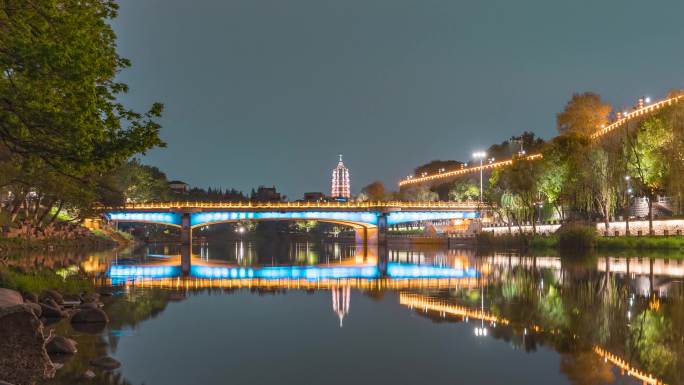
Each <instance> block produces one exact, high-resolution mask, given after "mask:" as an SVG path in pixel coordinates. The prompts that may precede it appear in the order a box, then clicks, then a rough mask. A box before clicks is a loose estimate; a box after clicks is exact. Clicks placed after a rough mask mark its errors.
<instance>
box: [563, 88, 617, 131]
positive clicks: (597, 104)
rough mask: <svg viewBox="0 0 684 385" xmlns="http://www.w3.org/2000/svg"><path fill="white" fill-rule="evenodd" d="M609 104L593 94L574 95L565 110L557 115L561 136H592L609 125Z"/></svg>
mask: <svg viewBox="0 0 684 385" xmlns="http://www.w3.org/2000/svg"><path fill="white" fill-rule="evenodd" d="M610 111H611V106H610V105H609V104H606V103H603V102H602V101H601V97H600V96H599V95H597V94H595V93H593V92H585V93H582V94H573V95H572V98H571V99H570V101H569V102H568V103H567V104H566V105H565V109H564V110H563V111H562V112H559V113H558V114H557V115H556V127H557V128H558V132H560V133H561V134H564V133H567V132H575V133H580V134H584V135H590V134H592V133H593V132H595V131H596V130H597V129H599V128H600V127H602V126H604V125H606V124H608V117H609V114H610Z"/></svg>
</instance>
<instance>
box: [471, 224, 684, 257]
mask: <svg viewBox="0 0 684 385" xmlns="http://www.w3.org/2000/svg"><path fill="white" fill-rule="evenodd" d="M477 241H478V246H480V247H493V248H508V249H511V248H515V249H524V250H526V249H534V250H544V249H562V250H589V249H595V250H603V251H621V250H635V251H643V250H664V251H678V250H682V251H684V236H640V237H636V236H631V237H626V236H618V237H602V236H597V235H596V234H595V233H594V232H593V231H591V229H590V228H581V227H579V226H578V227H572V228H568V229H565V230H564V231H561V232H559V233H558V234H554V235H547V236H542V235H534V236H533V235H529V234H525V235H517V234H506V235H501V236H496V237H495V236H493V235H491V234H481V235H480V236H479V237H478V238H477Z"/></svg>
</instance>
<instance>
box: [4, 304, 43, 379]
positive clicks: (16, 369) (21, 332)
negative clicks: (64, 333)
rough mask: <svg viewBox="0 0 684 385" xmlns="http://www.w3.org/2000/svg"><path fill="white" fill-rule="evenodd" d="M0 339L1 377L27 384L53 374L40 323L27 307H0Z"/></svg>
mask: <svg viewBox="0 0 684 385" xmlns="http://www.w3.org/2000/svg"><path fill="white" fill-rule="evenodd" d="M0 341H2V343H0V380H3V381H7V382H9V383H12V384H15V385H24V384H27V385H28V384H34V383H36V382H37V381H40V380H43V379H44V378H49V377H52V376H54V374H55V368H54V366H53V365H52V362H51V361H50V357H49V356H48V354H47V351H46V350H45V337H44V336H43V324H42V323H41V322H40V320H39V319H38V317H36V315H35V314H34V313H33V310H32V309H31V308H30V307H28V306H25V305H23V304H19V305H14V306H7V307H0Z"/></svg>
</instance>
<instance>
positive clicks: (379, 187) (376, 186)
mask: <svg viewBox="0 0 684 385" xmlns="http://www.w3.org/2000/svg"><path fill="white" fill-rule="evenodd" d="M361 192H362V193H363V194H365V195H366V197H367V199H368V200H371V201H382V200H385V197H386V194H387V193H386V191H385V185H384V184H383V183H382V182H380V181H378V180H376V181H375V182H373V183H371V184H369V185H368V186H366V187H364V188H363V189H362V190H361Z"/></svg>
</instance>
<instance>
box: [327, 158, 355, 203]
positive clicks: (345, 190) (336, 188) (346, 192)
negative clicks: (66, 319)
mask: <svg viewBox="0 0 684 385" xmlns="http://www.w3.org/2000/svg"><path fill="white" fill-rule="evenodd" d="M330 196H331V197H333V198H344V199H349V198H351V185H350V182H349V169H348V168H347V167H345V166H344V163H342V155H340V161H339V162H338V163H337V167H335V168H334V169H333V170H332V188H331V192H330Z"/></svg>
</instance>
